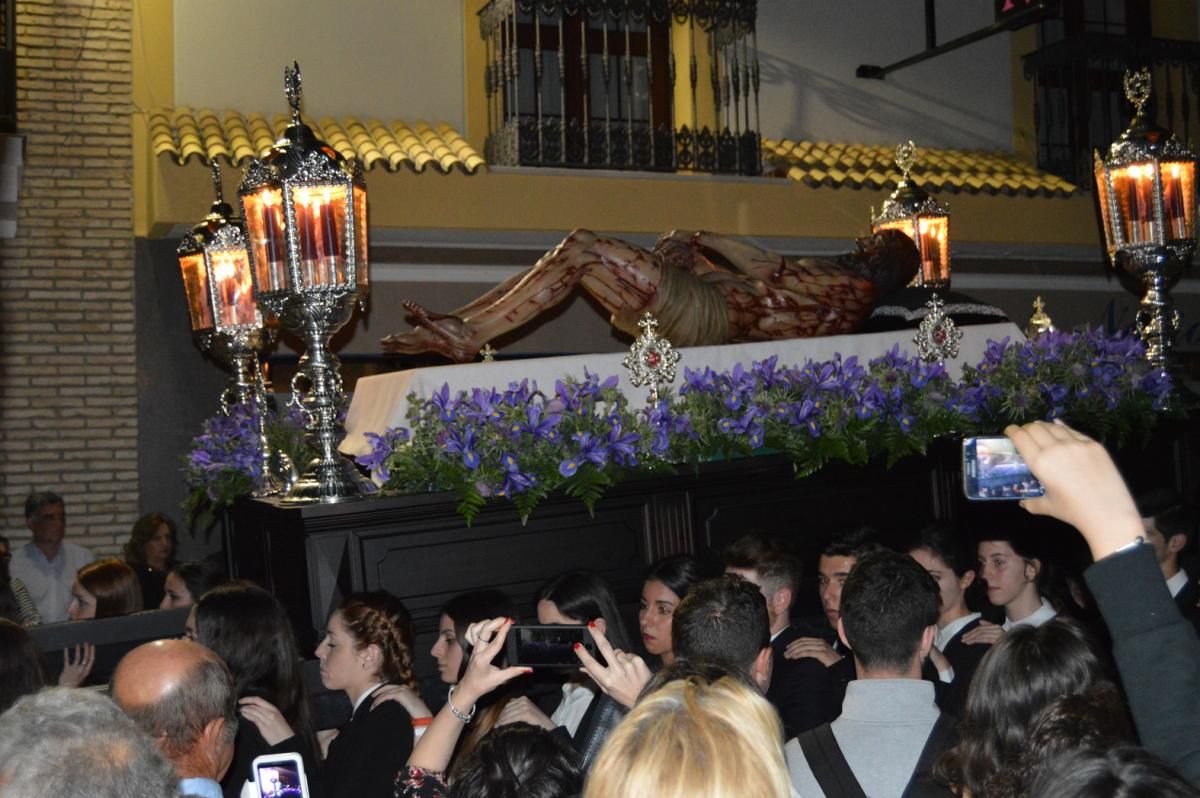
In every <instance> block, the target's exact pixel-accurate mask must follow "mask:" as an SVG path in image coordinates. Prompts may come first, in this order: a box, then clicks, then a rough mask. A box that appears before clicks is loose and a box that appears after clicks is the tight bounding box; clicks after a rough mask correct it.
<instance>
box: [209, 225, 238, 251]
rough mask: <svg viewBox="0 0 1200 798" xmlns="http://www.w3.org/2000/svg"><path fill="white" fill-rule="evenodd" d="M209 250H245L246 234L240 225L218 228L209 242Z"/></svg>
mask: <svg viewBox="0 0 1200 798" xmlns="http://www.w3.org/2000/svg"><path fill="white" fill-rule="evenodd" d="M208 246H209V249H210V250H211V249H245V248H246V234H245V233H244V232H243V231H242V227H241V225H239V224H226V225H222V226H220V227H218V228H217V231H216V232H215V233H213V236H212V239H211V240H210V241H209V242H208Z"/></svg>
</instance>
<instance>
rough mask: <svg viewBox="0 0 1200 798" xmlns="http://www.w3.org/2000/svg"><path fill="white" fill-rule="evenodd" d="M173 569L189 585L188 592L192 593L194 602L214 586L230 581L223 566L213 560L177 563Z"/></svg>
mask: <svg viewBox="0 0 1200 798" xmlns="http://www.w3.org/2000/svg"><path fill="white" fill-rule="evenodd" d="M171 570H172V571H174V572H175V575H176V576H178V577H179V578H180V579H182V580H183V583H184V584H185V585H187V589H188V592H189V593H191V594H192V603H195V602H197V601H199V600H200V597H201V596H203V595H204V594H205V593H207V592H208V591H210V590H212V589H213V588H214V587H217V586H218V585H222V584H225V582H227V581H229V580H228V578H227V577H226V576H225V572H224V571H223V570H222V569H221V566H219V565H217V564H216V563H214V562H212V561H211V560H191V561H189V562H181V563H176V565H175V567H174V568H172V569H171Z"/></svg>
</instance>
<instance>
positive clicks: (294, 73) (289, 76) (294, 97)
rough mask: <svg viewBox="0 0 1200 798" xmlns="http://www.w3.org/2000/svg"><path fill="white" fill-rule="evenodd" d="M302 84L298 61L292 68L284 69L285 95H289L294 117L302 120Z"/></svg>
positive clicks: (293, 63)
mask: <svg viewBox="0 0 1200 798" xmlns="http://www.w3.org/2000/svg"><path fill="white" fill-rule="evenodd" d="M302 92H303V90H302V82H301V80H300V64H299V63H298V62H296V61H293V62H292V65H291V66H285V67H284V68H283V93H284V94H285V95H287V101H288V105H289V106H290V107H291V109H292V116H293V117H294V118H296V119H299V118H300V104H301V101H302V99H303V93H302Z"/></svg>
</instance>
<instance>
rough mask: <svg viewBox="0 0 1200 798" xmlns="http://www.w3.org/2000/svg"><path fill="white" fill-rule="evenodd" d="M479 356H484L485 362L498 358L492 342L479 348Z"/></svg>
mask: <svg viewBox="0 0 1200 798" xmlns="http://www.w3.org/2000/svg"><path fill="white" fill-rule="evenodd" d="M479 356H480V357H481V358H483V362H484V363H491V362H492V361H494V360H495V359H496V350H495V349H493V348H492V345H491V344H490V343H486V344H484V345H483V349H480V350H479Z"/></svg>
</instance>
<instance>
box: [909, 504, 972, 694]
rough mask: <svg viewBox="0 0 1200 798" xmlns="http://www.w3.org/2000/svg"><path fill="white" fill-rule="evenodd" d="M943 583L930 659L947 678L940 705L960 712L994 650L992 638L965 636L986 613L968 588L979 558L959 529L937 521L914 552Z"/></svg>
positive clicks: (939, 587)
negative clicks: (974, 606)
mask: <svg viewBox="0 0 1200 798" xmlns="http://www.w3.org/2000/svg"><path fill="white" fill-rule="evenodd" d="M908 554H909V556H910V557H912V558H913V559H914V560H916V561H917V562H918V563H919V564H920V565H921V567H922V568H924V569H925V570H926V571H928V572H929V575H930V576H932V577H933V579H934V581H935V582H937V584H938V590H939V592H940V593H941V601H942V608H941V614H940V615H939V616H938V633H937V637H936V638H934V641H933V645H934V648H933V650H932V651H930V659H931V660H932V661H933V663H934V666H935V667H936V668H937V671H938V677H939V679H940V681H941V682H942V683H943V685H944V686H943V687H942V689H941V690H940V691H939V694H938V706H939V707H940V708H941V710H942V711H943V712H948V713H950V714H952V715H958V714H960V713H961V712H962V708H963V705H964V704H965V703H966V700H967V688H968V687H970V685H971V677H973V676H974V675H975V670H976V669H977V668H978V667H979V661H980V660H982V659H983V656H984V654H986V653H987V652H988V648H989V645H988V644H987V643H978V644H975V645H968V644H967V643H964V642H963V637H964V636H965V635H966V634H969V633H970V632H971V631H972V630H974V629H976V628H977V627H978V626H979V623H980V619H981V616H980V614H979V613H978V612H972V611H971V609H970V607H968V606H967V590H968V589H969V588H970V587H971V586H972V585H973V584H974V583H975V559H974V558H973V557H971V556H970V553H969V551H968V547H967V546H966V545H964V544H963V543H962V542H960V540H959V538H958V537H957V536H956V535H955V534H954V530H953V529H951V528H950V527H947V526H943V525H934V526H930V527H926V528H925V529H923V530H921V533H920V535H919V537H918V539H917V541H916V543H915V545H914V546H913V547H912V549H910V550H909V552H908Z"/></svg>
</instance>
